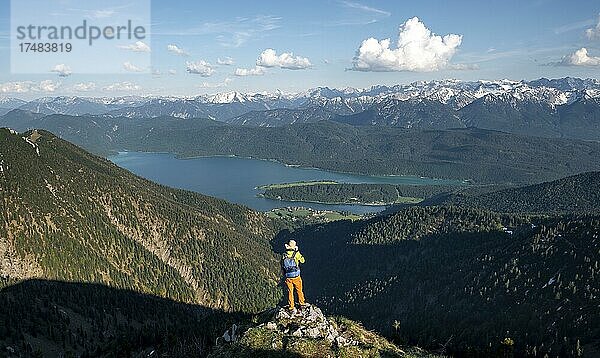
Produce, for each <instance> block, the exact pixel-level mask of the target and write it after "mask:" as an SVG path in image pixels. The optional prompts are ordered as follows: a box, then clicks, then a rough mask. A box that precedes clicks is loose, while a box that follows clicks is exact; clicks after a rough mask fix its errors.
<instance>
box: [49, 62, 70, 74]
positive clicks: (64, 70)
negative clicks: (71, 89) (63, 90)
mask: <svg viewBox="0 0 600 358" xmlns="http://www.w3.org/2000/svg"><path fill="white" fill-rule="evenodd" d="M50 72H56V73H58V75H59V76H60V77H68V76H70V75H71V73H73V72H72V71H71V67H69V66H67V65H65V64H64V63H61V64H58V65H56V66H54V68H52V69H51V70H50Z"/></svg>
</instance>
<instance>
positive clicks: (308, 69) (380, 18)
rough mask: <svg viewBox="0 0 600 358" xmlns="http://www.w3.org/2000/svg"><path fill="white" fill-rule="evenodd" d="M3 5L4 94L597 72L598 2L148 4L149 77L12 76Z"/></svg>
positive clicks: (247, 88)
mask: <svg viewBox="0 0 600 358" xmlns="http://www.w3.org/2000/svg"><path fill="white" fill-rule="evenodd" d="M19 1H27V0H19ZM48 1H51V0H48ZM56 1H57V2H62V1H68V0H56ZM0 5H1V6H0V96H12V97H24V98H28V97H40V96H46V95H62V94H79V95H87V96H111V95H129V94H141V95H147V94H160V95H176V96H192V95H197V94H202V93H215V92H223V91H231V90H236V91H244V92H258V91H273V90H276V89H281V90H283V91H288V92H296V91H301V90H305V89H307V88H310V87H316V86H329V87H346V86H352V87H361V88H362V87H369V86H371V85H376V84H387V85H391V84H396V83H408V82H412V81H416V80H432V79H443V78H458V79H464V80H475V79H499V78H510V79H516V80H520V79H533V78H539V77H550V78H555V77H563V76H577V77H590V78H598V74H599V73H600V26H598V24H599V13H600V3H599V2H598V1H591V0H590V1H573V2H565V1H554V0H533V1H506V0H503V1H368V2H367V1H349V0H348V1H345V0H324V1H303V2H287V1H264V2H247V1H244V2H241V1H240V2H235V1H228V2H204V1H152V3H151V11H152V19H151V22H152V26H151V33H152V37H151V41H149V43H147V44H146V45H147V46H148V47H149V49H150V52H148V54H149V55H150V56H151V59H152V67H151V68H148V70H151V71H152V72H154V73H153V74H150V73H128V71H125V70H124V71H120V72H121V73H115V74H85V73H77V72H76V71H72V73H68V72H69V71H67V72H63V73H62V76H59V74H61V73H60V71H55V72H51V71H50V70H51V68H48V69H47V70H46V69H40V71H38V72H41V73H38V74H11V67H10V40H9V38H10V11H9V1H8V0H0ZM98 10H103V9H98ZM107 10H110V9H107ZM415 17H417V18H418V19H414V18H415ZM411 19H412V20H411ZM427 30H429V31H430V32H431V33H425V35H423V31H427ZM399 32H402V33H403V36H404V41H405V44H404V45H402V44H399V43H398V39H399ZM452 34H453V35H456V36H450V37H445V36H446V35H452ZM419 36H421V37H419ZM437 36H439V38H438V37H437ZM369 38H373V39H374V40H371V41H370V42H369V43H366V44H365V43H363V41H365V40H367V39H369ZM388 38H389V39H390V42H389V44H384V43H383V42H382V40H385V39H388ZM132 45H133V44H132ZM399 46H400V48H398V47H399ZM169 48H171V50H169ZM268 49H272V50H274V51H270V52H269V51H266V50H268ZM582 49H585V51H582ZM359 50H360V51H362V55H359V53H358V52H357V51H359ZM378 51H379V52H378ZM381 51H383V52H381ZM261 54H262V55H263V56H262V59H261V60H258V58H259V56H261ZM132 58H135V56H134V54H132ZM99 61H101V59H99ZM57 65H58V64H57ZM64 65H65V66H66V67H67V68H68V66H69V64H68V63H65V64H64ZM133 67H134V68H135V66H133ZM46 72H47V73H46ZM236 73H237V75H236ZM249 74H251V75H249ZM242 75H245V76H242Z"/></svg>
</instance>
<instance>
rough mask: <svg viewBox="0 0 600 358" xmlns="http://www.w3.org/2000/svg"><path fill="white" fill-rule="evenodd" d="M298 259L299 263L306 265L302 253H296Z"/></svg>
mask: <svg viewBox="0 0 600 358" xmlns="http://www.w3.org/2000/svg"><path fill="white" fill-rule="evenodd" d="M296 255H298V256H296V258H297V259H298V262H299V263H301V264H303V263H304V256H302V254H301V253H300V252H298V253H296Z"/></svg>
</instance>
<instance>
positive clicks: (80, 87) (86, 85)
mask: <svg viewBox="0 0 600 358" xmlns="http://www.w3.org/2000/svg"><path fill="white" fill-rule="evenodd" d="M73 89H74V90H75V91H79V92H88V91H93V90H95V89H96V84H95V83H94V82H81V83H77V84H75V85H73Z"/></svg>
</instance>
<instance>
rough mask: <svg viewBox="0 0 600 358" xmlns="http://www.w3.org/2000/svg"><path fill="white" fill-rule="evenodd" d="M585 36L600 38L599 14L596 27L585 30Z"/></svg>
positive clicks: (591, 38)
mask: <svg viewBox="0 0 600 358" xmlns="http://www.w3.org/2000/svg"><path fill="white" fill-rule="evenodd" d="M585 36H586V37H587V38H588V39H590V40H600V15H599V16H598V24H596V27H591V28H589V29H587V30H585Z"/></svg>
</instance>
